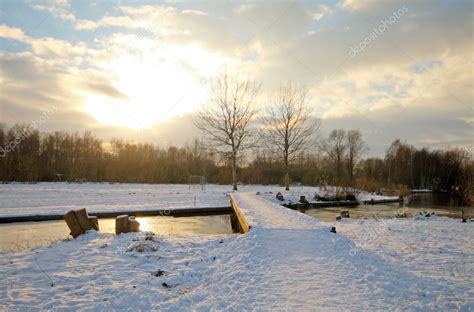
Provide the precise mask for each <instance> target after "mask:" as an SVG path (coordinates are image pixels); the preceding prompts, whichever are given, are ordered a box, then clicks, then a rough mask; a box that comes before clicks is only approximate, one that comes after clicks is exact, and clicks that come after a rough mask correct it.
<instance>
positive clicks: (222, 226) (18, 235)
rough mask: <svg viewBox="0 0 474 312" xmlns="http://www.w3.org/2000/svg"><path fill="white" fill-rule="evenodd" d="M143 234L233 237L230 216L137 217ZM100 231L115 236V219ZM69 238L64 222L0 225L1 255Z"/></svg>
mask: <svg viewBox="0 0 474 312" xmlns="http://www.w3.org/2000/svg"><path fill="white" fill-rule="evenodd" d="M137 220H138V222H140V229H141V230H142V231H153V232H154V233H156V234H160V235H192V234H232V227H231V224H230V216H228V215H221V216H199V217H182V218H173V217H161V216H158V217H144V218H137ZM99 227H100V232H103V233H115V219H99ZM68 237H69V229H68V227H67V225H66V223H65V222H64V221H43V222H25V223H10V224H1V225H0V252H12V251H13V252H14V251H21V250H24V249H28V248H33V247H38V246H45V245H49V244H51V243H52V242H55V241H58V240H61V239H66V238H68Z"/></svg>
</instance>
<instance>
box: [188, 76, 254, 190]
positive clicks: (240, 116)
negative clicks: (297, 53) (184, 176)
mask: <svg viewBox="0 0 474 312" xmlns="http://www.w3.org/2000/svg"><path fill="white" fill-rule="evenodd" d="M259 90H260V86H259V85H258V84H255V83H251V82H250V81H249V80H248V79H242V78H241V77H230V76H229V75H228V74H227V72H224V73H223V74H222V75H220V76H219V77H217V79H215V80H214V81H213V82H212V83H211V89H210V99H209V101H208V102H207V103H205V104H204V105H203V106H202V107H201V108H200V109H199V110H198V112H197V113H196V115H195V116H194V118H193V123H194V125H195V126H196V127H197V128H198V129H200V130H201V131H202V132H203V133H204V134H205V135H206V138H207V141H208V143H209V145H208V147H210V148H211V149H212V150H213V151H215V152H216V153H219V154H221V155H223V156H224V157H225V158H227V159H229V162H230V166H231V169H232V184H233V189H234V190H237V159H238V157H239V153H240V152H241V151H243V150H245V149H247V148H249V147H251V146H252V141H253V140H252V137H253V134H254V131H253V130H252V129H251V128H250V127H249V126H250V122H251V121H252V120H253V118H254V116H255V113H256V109H255V104H256V103H255V102H256V100H257V96H258V93H259Z"/></svg>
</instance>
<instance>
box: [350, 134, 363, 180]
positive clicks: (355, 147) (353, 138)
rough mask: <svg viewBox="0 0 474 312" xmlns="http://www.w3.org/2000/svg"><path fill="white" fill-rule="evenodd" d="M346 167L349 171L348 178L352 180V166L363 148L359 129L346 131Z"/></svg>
mask: <svg viewBox="0 0 474 312" xmlns="http://www.w3.org/2000/svg"><path fill="white" fill-rule="evenodd" d="M346 140H347V149H348V151H347V169H348V172H349V179H350V181H351V182H352V179H353V177H354V167H355V164H356V162H357V160H358V159H359V158H360V156H361V155H362V152H363V151H364V149H365V143H364V140H363V139H362V133H360V131H359V130H348V131H347V136H346Z"/></svg>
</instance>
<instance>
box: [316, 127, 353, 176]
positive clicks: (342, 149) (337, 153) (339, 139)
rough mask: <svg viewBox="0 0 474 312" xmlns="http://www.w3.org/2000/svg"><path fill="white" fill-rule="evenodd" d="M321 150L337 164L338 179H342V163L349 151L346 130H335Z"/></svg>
mask: <svg viewBox="0 0 474 312" xmlns="http://www.w3.org/2000/svg"><path fill="white" fill-rule="evenodd" d="M321 148H322V150H323V151H324V152H326V154H328V156H329V158H331V159H332V161H333V162H334V164H335V167H336V177H337V178H341V177H342V162H343V160H344V156H345V153H346V150H347V145H346V130H344V129H335V130H332V131H331V133H330V134H329V137H328V139H327V140H326V141H324V142H323V144H322V145H321Z"/></svg>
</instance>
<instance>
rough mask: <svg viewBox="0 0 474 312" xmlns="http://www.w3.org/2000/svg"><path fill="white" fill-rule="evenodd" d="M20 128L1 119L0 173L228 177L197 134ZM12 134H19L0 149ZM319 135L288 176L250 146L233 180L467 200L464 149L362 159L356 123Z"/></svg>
mask: <svg viewBox="0 0 474 312" xmlns="http://www.w3.org/2000/svg"><path fill="white" fill-rule="evenodd" d="M27 128H28V127H27V126H26V125H15V126H12V127H10V128H9V129H8V128H6V126H5V125H0V147H2V149H1V150H0V180H1V181H4V182H6V181H22V182H34V181H71V182H73V181H78V180H83V179H85V180H88V181H96V182H133V183H188V182H189V177H190V176H191V175H200V176H205V177H206V180H207V182H209V183H218V184H228V183H229V182H231V181H232V170H231V164H230V163H229V161H228V159H227V158H225V157H222V156H221V155H219V154H217V153H213V152H212V151H210V150H209V149H208V148H207V146H206V144H205V143H203V142H202V141H200V140H197V139H195V140H193V141H192V142H191V143H189V144H187V145H185V146H183V147H176V146H170V147H167V148H164V147H159V146H156V145H153V144H147V143H136V142H125V141H123V140H120V139H114V140H112V141H111V142H108V143H106V144H104V142H102V141H101V140H99V139H98V138H97V137H95V136H94V135H93V134H92V133H90V132H84V133H83V134H78V133H67V132H63V131H57V132H54V133H39V132H38V131H37V130H34V131H29V132H28V131H27ZM354 136H355V137H358V139H354ZM18 137H22V140H17V141H16V142H17V144H16V145H15V146H12V149H11V150H9V151H8V152H7V153H4V152H2V151H6V150H5V146H7V145H8V144H9V143H10V142H15V140H16V138H18ZM354 140H355V141H358V143H357V144H355V143H354ZM321 141H322V142H321V143H320V144H319V145H318V148H315V149H313V150H305V151H304V152H303V153H302V154H301V155H300V156H299V157H298V158H297V159H295V160H293V161H292V162H291V164H289V172H291V174H290V175H289V176H287V175H286V172H287V170H286V169H285V163H284V159H283V160H282V159H279V158H275V157H274V156H273V151H269V150H268V149H266V148H265V147H264V146H260V147H258V148H255V149H254V150H253V153H252V154H251V155H250V154H249V155H247V158H248V159H247V161H244V160H243V159H242V158H240V159H239V160H237V163H239V164H240V166H237V168H236V172H237V174H238V176H239V181H240V182H242V183H252V184H281V185H285V184H286V183H287V180H289V181H290V183H292V184H295V183H297V184H304V185H319V184H320V183H321V182H322V180H323V181H325V182H326V183H329V184H335V185H341V186H353V187H360V188H363V189H366V190H368V191H378V190H380V189H381V188H388V189H389V188H394V187H399V186H401V185H404V186H406V187H408V188H427V189H433V190H440V191H448V192H451V193H455V194H459V196H462V197H463V198H465V199H466V200H469V198H470V197H471V196H472V185H473V184H472V182H473V173H474V163H473V161H472V159H471V158H470V157H469V155H468V153H467V151H464V150H461V149H449V150H434V151H432V150H428V149H426V148H423V149H416V148H415V147H413V146H411V145H408V144H406V143H403V142H401V141H400V140H398V139H397V140H395V141H394V142H393V143H392V144H391V145H390V147H389V148H388V149H387V152H386V155H385V157H383V158H365V159H364V158H362V152H363V150H364V149H365V143H364V142H363V140H362V136H361V134H360V132H359V131H358V130H344V129H336V130H334V131H332V132H331V133H330V134H329V135H328V137H327V138H325V139H322V140H321Z"/></svg>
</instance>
